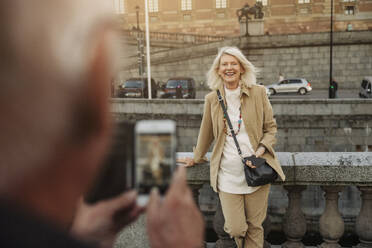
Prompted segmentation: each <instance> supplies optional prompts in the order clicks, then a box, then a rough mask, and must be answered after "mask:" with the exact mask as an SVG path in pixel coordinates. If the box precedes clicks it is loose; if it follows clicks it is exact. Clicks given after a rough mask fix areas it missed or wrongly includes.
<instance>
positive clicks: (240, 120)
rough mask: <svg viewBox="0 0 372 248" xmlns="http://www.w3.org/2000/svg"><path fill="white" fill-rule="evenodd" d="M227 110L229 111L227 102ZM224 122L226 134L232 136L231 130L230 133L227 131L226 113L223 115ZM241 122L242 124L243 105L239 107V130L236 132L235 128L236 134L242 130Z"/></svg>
mask: <svg viewBox="0 0 372 248" xmlns="http://www.w3.org/2000/svg"><path fill="white" fill-rule="evenodd" d="M226 112H227V103H226ZM230 119H231V118H230ZM223 122H224V124H225V126H224V128H223V131H224V132H225V134H226V135H228V136H230V137H232V134H231V132H230V133H228V132H227V121H226V115H225V114H224V115H223ZM231 124H232V123H231ZM241 124H242V107H241V106H240V107H239V120H238V131H236V132H235V131H234V130H233V132H234V133H235V136H236V135H238V133H239V131H240V126H241Z"/></svg>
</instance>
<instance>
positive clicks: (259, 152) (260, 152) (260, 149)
mask: <svg viewBox="0 0 372 248" xmlns="http://www.w3.org/2000/svg"><path fill="white" fill-rule="evenodd" d="M265 151H266V148H265V147H264V146H259V147H258V148H257V151H256V152H255V154H254V155H256V157H257V158H259V157H261V156H262V155H263V154H264V153H265Z"/></svg>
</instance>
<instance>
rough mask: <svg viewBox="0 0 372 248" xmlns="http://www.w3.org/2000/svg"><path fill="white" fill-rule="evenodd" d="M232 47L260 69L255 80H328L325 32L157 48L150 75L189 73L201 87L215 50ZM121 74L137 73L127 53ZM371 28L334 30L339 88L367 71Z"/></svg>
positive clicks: (317, 83) (319, 83)
mask: <svg viewBox="0 0 372 248" xmlns="http://www.w3.org/2000/svg"><path fill="white" fill-rule="evenodd" d="M222 46H237V47H239V48H241V49H242V50H243V51H244V53H245V54H246V55H247V57H248V59H249V60H250V61H252V62H253V64H254V65H256V66H257V67H258V68H259V69H260V70H261V73H260V74H259V75H258V80H259V82H262V83H264V84H265V85H267V84H271V83H273V82H276V81H277V79H278V76H279V73H280V72H281V73H283V75H284V76H285V77H305V78H306V79H308V80H309V81H310V82H311V84H312V86H313V87H314V89H325V88H327V87H328V84H329V83H328V81H329V54H330V53H329V34H328V33H311V34H309V33H307V34H292V35H265V36H254V37H253V36H252V37H237V38H231V39H226V40H224V41H221V42H213V43H208V44H202V45H194V46H192V47H187V48H181V49H171V50H167V51H157V52H154V53H153V54H152V55H151V64H152V67H151V68H152V69H151V73H152V76H153V78H154V79H155V80H156V81H161V82H166V80H167V79H169V78H170V77H174V76H190V77H193V78H194V79H195V80H196V81H197V83H198V85H199V86H200V85H205V74H206V72H207V71H208V69H209V67H210V66H211V64H212V62H213V59H214V58H215V56H216V54H217V52H218V48H220V47H222ZM125 60H126V64H127V65H128V64H129V66H126V67H123V68H122V71H121V73H120V78H121V79H122V80H125V79H126V78H129V77H132V76H135V75H137V73H138V72H137V71H138V70H137V67H138V66H137V57H136V56H131V57H126V58H125ZM371 71H372V31H360V32H357V31H353V32H338V33H334V49H333V75H334V78H335V79H336V80H337V81H338V83H339V87H340V88H347V89H356V88H359V87H360V82H361V80H362V78H363V77H364V76H371V74H372V72H371Z"/></svg>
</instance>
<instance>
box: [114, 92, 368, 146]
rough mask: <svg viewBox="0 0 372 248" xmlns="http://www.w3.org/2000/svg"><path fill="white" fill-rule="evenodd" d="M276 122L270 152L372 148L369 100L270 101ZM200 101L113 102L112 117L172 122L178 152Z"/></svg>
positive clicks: (195, 127)
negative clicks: (274, 138) (276, 125)
mask: <svg viewBox="0 0 372 248" xmlns="http://www.w3.org/2000/svg"><path fill="white" fill-rule="evenodd" d="M271 103H272V105H273V110H274V114H275V118H276V120H277V124H278V133H277V144H276V150H277V151H281V152H310V151H311V152H329V151H332V152H336V151H340V152H343V151H366V150H367V149H369V150H372V133H371V128H372V100H364V99H363V100H353V99H332V100H303V99H299V100H297V99H293V100H277V99H275V100H271ZM203 104H204V101H203V100H178V99H175V100H173V99H172V100H166V99H154V100H144V99H113V100H112V112H113V114H114V116H115V117H116V118H118V119H126V120H132V121H134V120H141V119H173V120H175V121H176V122H177V138H178V149H177V151H179V152H190V151H192V147H193V146H194V145H195V144H196V141H197V136H198V132H199V128H200V122H201V118H202V113H203Z"/></svg>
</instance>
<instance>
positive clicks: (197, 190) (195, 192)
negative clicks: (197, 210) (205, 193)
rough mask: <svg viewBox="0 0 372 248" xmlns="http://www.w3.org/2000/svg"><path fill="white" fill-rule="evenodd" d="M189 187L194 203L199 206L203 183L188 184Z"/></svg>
mask: <svg viewBox="0 0 372 248" xmlns="http://www.w3.org/2000/svg"><path fill="white" fill-rule="evenodd" d="M189 186H190V188H191V191H192V195H193V197H194V200H195V203H196V204H197V205H198V206H199V195H200V189H201V188H202V187H203V183H193V184H189Z"/></svg>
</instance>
